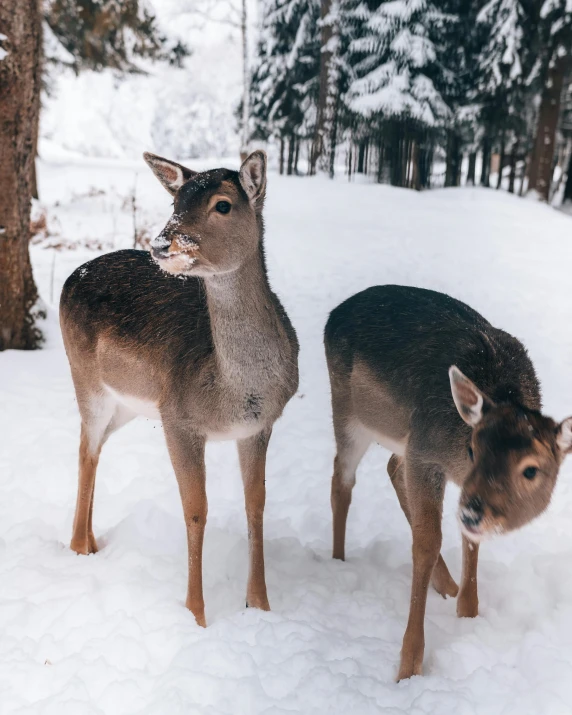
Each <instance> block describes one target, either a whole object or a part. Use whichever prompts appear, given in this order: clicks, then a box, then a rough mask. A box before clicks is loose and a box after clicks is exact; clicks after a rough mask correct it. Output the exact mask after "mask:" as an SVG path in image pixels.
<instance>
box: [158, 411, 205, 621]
mask: <svg viewBox="0 0 572 715" xmlns="http://www.w3.org/2000/svg"><path fill="white" fill-rule="evenodd" d="M163 428H164V430H165V438H166V440H167V447H168V449H169V454H170V456H171V462H172V464H173V468H174V470H175V475H176V477H177V482H178V484H179V492H180V494H181V501H182V503H183V515H184V517H185V526H186V527H187V546H188V564H189V580H188V586H187V601H186V606H187V608H188V609H189V610H190V611H191V612H192V614H193V615H194V617H195V619H196V621H197V624H198V625H199V626H203V628H204V627H206V625H207V623H206V619H205V601H204V597H203V540H204V535H205V525H206V522H207V492H206V473H205V440H204V438H203V437H201V436H200V435H196V434H193V433H191V432H189V431H187V430H185V429H184V428H181V427H180V426H179V425H178V424H177V421H176V419H173V420H164V422H163Z"/></svg>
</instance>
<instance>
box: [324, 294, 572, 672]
mask: <svg viewBox="0 0 572 715" xmlns="http://www.w3.org/2000/svg"><path fill="white" fill-rule="evenodd" d="M325 347H326V356H327V361H328V369H329V373H330V382H331V390H332V408H333V418H334V431H335V438H336V446H337V454H336V457H335V460H334V473H333V478H332V493H331V499H332V511H333V538H334V547H333V556H334V558H338V559H344V555H345V534H346V521H347V516H348V509H349V506H350V502H351V494H352V488H353V486H354V484H355V480H356V469H357V467H358V464H359V463H360V460H361V458H362V457H363V455H364V453H365V451H366V450H367V448H368V447H369V445H370V444H371V443H372V442H378V443H379V444H381V445H383V446H384V447H386V448H387V449H389V450H390V451H392V452H393V454H392V456H391V458H390V460H389V463H388V468H387V469H388V473H389V476H390V478H391V482H392V484H393V486H394V488H395V491H396V493H397V498H398V500H399V503H400V505H401V508H402V509H403V512H404V513H405V516H406V518H407V520H408V522H409V524H410V526H411V529H412V534H413V549H412V551H413V579H412V586H411V604H410V610H409V620H408V623H407V628H406V631H405V636H404V639H403V647H402V650H401V664H400V668H399V675H398V680H401V679H403V678H409V677H410V676H412V675H420V674H421V671H422V663H423V652H424V647H425V641H424V618H425V604H426V600H427V590H428V587H429V584H430V583H431V584H432V585H433V587H434V588H435V589H436V590H437V591H438V593H440V594H441V595H442V596H443V597H446V596H452V597H455V596H457V593H458V598H457V615H458V616H460V617H474V616H476V615H477V614H478V596H477V559H478V554H479V543H480V542H481V541H482V540H483V539H485V538H487V537H489V536H492V535H493V534H502V533H504V532H508V531H512V530H514V529H518V528H519V527H521V526H523V525H524V524H527V523H528V522H529V521H531V520H532V519H534V518H535V517H537V516H538V515H539V514H541V513H542V512H543V511H544V510H545V509H546V507H547V506H548V503H549V501H550V497H551V495H552V491H553V489H554V485H555V483H556V478H557V476H558V471H559V468H560V464H561V462H562V460H563V458H564V456H565V455H566V454H567V453H568V452H569V451H570V450H571V448H572V417H569V418H567V419H566V420H564V421H563V422H561V423H560V424H557V423H556V422H554V420H552V419H551V418H550V417H547V416H545V415H543V414H542V413H541V412H540V409H541V398H540V386H539V383H538V380H537V377H536V374H535V371H534V367H533V365H532V363H531V361H530V358H529V357H528V354H527V352H526V350H525V348H524V347H523V345H522V344H521V343H520V342H519V341H518V340H517V339H516V338H514V337H512V336H511V335H509V334H508V333H505V332H504V331H502V330H499V329H498V328H494V327H493V326H492V325H491V324H490V323H488V322H487V321H486V320H485V319H484V318H483V317H482V316H481V315H479V314H478V313H476V312H475V311H474V310H472V309H471V308H469V306H467V305H465V304H463V303H461V302H459V301H458V300H455V299H453V298H451V297H449V296H447V295H444V294H442V293H436V292H434V291H430V290H423V289H420V288H408V287H403V286H392V285H388V286H377V287H372V288H368V289H367V290H364V291H362V292H361V293H358V294H356V295H354V296H352V297H351V298H349V299H348V300H346V301H345V302H344V303H342V304H341V305H339V306H338V307H337V308H336V309H335V310H333V311H332V313H331V314H330V317H329V319H328V322H327V325H326V330H325ZM447 480H450V481H452V482H454V483H455V484H457V485H458V486H459V487H461V496H460V502H459V510H458V518H459V523H460V527H461V532H462V540H463V549H462V552H463V568H462V576H461V584H460V589H459V588H458V587H457V584H456V583H455V582H454V581H453V579H452V578H451V575H450V574H449V571H448V569H447V566H446V564H445V562H444V560H443V558H442V557H441V555H440V550H441V517H442V506H443V497H444V492H445V484H446V482H447Z"/></svg>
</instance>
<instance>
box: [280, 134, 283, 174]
mask: <svg viewBox="0 0 572 715" xmlns="http://www.w3.org/2000/svg"><path fill="white" fill-rule="evenodd" d="M279 172H280V174H283V173H284V137H280V168H279Z"/></svg>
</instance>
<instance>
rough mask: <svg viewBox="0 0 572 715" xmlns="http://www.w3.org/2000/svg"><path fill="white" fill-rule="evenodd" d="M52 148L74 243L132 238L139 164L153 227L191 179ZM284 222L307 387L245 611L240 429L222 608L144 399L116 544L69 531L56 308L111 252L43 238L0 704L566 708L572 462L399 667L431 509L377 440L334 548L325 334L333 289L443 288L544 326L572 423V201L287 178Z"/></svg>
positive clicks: (571, 675)
mask: <svg viewBox="0 0 572 715" xmlns="http://www.w3.org/2000/svg"><path fill="white" fill-rule="evenodd" d="M42 156H43V157H44V160H43V161H41V162H40V164H39V179H40V192H41V196H42V201H43V204H44V205H45V206H46V207H47V210H48V224H49V225H50V221H51V222H52V225H53V226H56V228H57V230H58V231H59V232H60V236H61V237H63V238H65V239H68V240H72V239H79V238H81V237H86V238H99V239H101V240H105V241H109V242H110V244H111V245H114V246H115V247H116V248H118V247H121V246H128V245H130V242H131V233H130V231H131V216H130V213H129V210H128V208H126V207H125V204H122V202H121V200H120V199H121V196H122V195H124V194H127V193H128V192H129V191H131V190H132V187H133V184H134V175H135V173H136V172H138V181H137V187H138V194H137V195H138V200H139V201H140V203H141V206H142V209H141V213H140V217H141V216H142V217H143V218H144V219H145V220H148V221H149V222H150V225H151V226H152V228H153V230H154V231H156V232H158V231H159V230H160V229H161V227H162V225H164V222H165V221H166V220H167V219H168V217H169V214H170V207H169V203H170V197H169V196H168V194H167V193H166V192H164V191H163V189H162V188H161V187H160V185H159V184H158V183H157V182H156V180H155V179H154V177H153V176H152V175H151V172H150V171H148V170H147V169H146V168H145V166H144V164H143V162H142V161H141V162H133V163H131V164H130V163H125V162H123V163H120V162H114V161H111V160H97V159H90V160H83V159H80V158H78V157H74V156H73V155H71V154H68V155H62V154H55V153H53V152H52V153H50V148H49V146H47V145H45V146H44V151H43V152H42ZM46 157H48V159H46ZM209 163H210V165H211V166H215V165H217V164H219V163H220V162H219V161H211V162H209ZM225 163H227V164H228V162H225ZM207 165H208V164H207V163H206V162H205V163H203V164H202V165H201V166H202V167H203V168H204V167H206V166H207ZM201 166H199V165H196V164H195V167H196V168H201ZM235 166H236V164H235ZM98 192H99V193H98ZM101 192H104V193H101ZM56 219H57V220H56ZM266 227H267V237H266V248H267V255H268V263H269V271H270V277H271V282H272V285H273V286H274V288H275V290H276V291H277V292H278V293H279V295H280V297H281V298H282V300H283V302H284V304H285V307H286V309H287V310H288V312H289V314H290V317H291V319H292V321H293V323H294V325H295V327H296V329H297V331H298V336H299V339H300V343H301V353H300V372H301V382H300V389H299V392H298V394H297V395H296V396H295V397H294V398H293V399H292V401H291V402H290V404H289V405H288V407H287V408H286V410H285V413H284V416H283V417H282V419H281V420H280V421H279V422H278V423H277V424H276V426H275V431H274V434H273V437H272V440H271V443H270V450H269V456H268V472H267V492H268V496H267V506H266V514H265V544H266V568H267V581H268V590H269V598H270V603H271V605H272V609H273V610H272V612H270V613H263V612H260V611H257V610H250V609H249V610H247V609H245V603H244V598H245V589H246V575H247V540H246V523H245V515H244V506H243V495H242V486H241V480H240V476H239V470H238V464H237V457H236V453H235V449H234V445H233V444H232V443H227V444H225V443H222V444H221V443H218V444H213V445H209V447H208V455H207V456H208V460H207V472H208V478H207V488H208V498H209V516H208V524H207V530H206V541H205V558H204V583H205V600H206V613H207V620H208V624H209V625H208V628H207V629H202V628H199V627H198V626H197V625H196V624H195V621H194V619H193V616H192V615H191V613H190V612H189V611H187V610H186V609H185V607H184V597H185V589H186V579H187V555H186V540H185V529H184V524H183V516H182V509H181V505H180V501H179V494H178V489H177V484H176V481H175V477H174V475H173V471H172V468H171V465H170V462H169V458H168V455H167V451H166V448H165V443H164V438H163V435H162V431H161V427H160V424H159V423H158V422H153V421H151V420H145V419H143V418H140V419H138V420H136V421H134V422H133V423H131V424H130V425H128V426H127V427H125V428H124V429H123V430H122V431H120V432H119V433H117V434H116V435H113V437H112V438H111V439H110V441H109V443H108V444H107V445H106V446H105V448H104V450H103V455H102V459H101V463H100V467H99V472H98V480H97V486H96V499H95V511H94V528H95V534H96V538H97V539H98V541H99V546H100V549H101V550H100V551H99V553H98V554H96V555H92V556H88V557H85V556H77V555H76V554H75V553H73V552H71V551H70V549H69V539H70V535H71V526H72V518H73V512H74V506H75V490H76V483H77V482H76V480H77V450H78V442H79V417H78V412H77V407H76V401H75V397H74V391H73V386H72V382H71V378H70V374H69V368H68V364H67V361H66V357H65V354H64V350H63V347H62V342H61V338H60V335H59V328H58V322H57V307H56V306H57V299H58V295H59V291H60V289H61V286H62V283H63V281H64V280H65V278H66V277H67V275H69V273H70V272H71V271H72V270H73V269H74V268H75V267H76V266H78V265H80V264H81V263H82V262H84V261H86V260H87V259H88V258H90V257H93V256H94V255H96V253H95V252H93V251H88V250H87V249H81V248H80V249H76V250H70V251H58V252H56V251H54V250H53V249H49V248H48V249H47V248H44V247H41V246H39V245H35V246H33V249H32V257H33V262H34V270H35V275H36V279H37V282H38V285H39V287H40V290H41V293H42V295H43V297H44V298H45V299H46V302H47V303H49V304H51V309H50V311H49V318H48V321H47V324H46V326H45V329H46V333H47V336H48V340H47V344H46V347H45V349H44V350H42V351H37V352H14V351H9V352H6V353H2V354H0V405H1V406H2V407H1V409H0V434H1V435H2V448H1V450H0V490H1V498H0V629H1V634H2V635H1V637H0V712H1V713H2V714H3V715H4V714H8V713H9V714H10V715H16V714H22V713H33V714H34V715H36V714H41V715H44V714H45V715H87V714H89V715H92V714H93V715H95V714H98V715H100V714H104V715H116V714H117V715H119V714H121V715H123V714H132V713H133V714H135V713H137V715H143V714H152V715H159V714H161V715H163V714H164V715H179V714H180V715H183V713H184V714H185V715H189V714H191V715H195V714H196V715H226V714H229V715H231V714H232V715H258V714H261V715H262V714H264V715H286V714H290V713H303V714H304V715H326V714H328V715H330V714H336V715H337V714H338V713H340V714H342V713H344V714H346V713H351V714H352V715H374V714H375V715H378V714H379V713H383V715H401V714H403V713H411V714H415V715H425V714H429V713H437V714H438V715H449V714H450V715H476V714H479V715H480V714H485V713H486V715H533V714H534V715H535V714H537V713H538V714H540V713H542V715H564V714H565V713H569V712H570V711H571V710H572V568H571V567H570V565H571V564H572V519H571V518H570V515H571V514H572V459H571V460H570V462H569V463H565V464H564V466H563V468H562V471H561V476H560V480H559V484H558V485H557V488H556V491H555V494H554V498H553V502H552V505H551V507H550V509H549V510H548V512H547V513H546V514H544V515H543V516H542V517H541V518H539V519H538V520H537V521H535V522H534V523H532V524H530V525H529V526H527V527H526V528H524V529H522V530H521V531H520V532H518V533H515V534H511V535H508V536H504V537H499V538H498V539H495V540H493V541H491V542H489V543H487V544H485V545H484V546H483V547H482V549H481V556H480V565H479V596H480V615H479V617H477V618H476V619H474V620H469V619H463V620H460V619H457V618H456V616H455V603H454V601H452V600H451V599H448V600H443V599H442V598H440V597H439V596H438V595H437V594H436V593H434V592H430V594H429V598H428V603H427V617H426V650H425V662H424V670H425V675H424V676H423V677H414V678H412V679H411V680H408V681H404V682H401V683H399V684H396V683H395V682H394V679H395V676H396V673H397V667H398V663H399V651H400V647H401V639H402V637H403V632H404V629H405V624H406V620H407V613H408V607H409V589H410V581H411V553H410V548H411V537H410V531H409V527H408V525H407V523H406V520H405V517H404V516H403V514H402V512H401V510H400V508H399V505H398V503H397V499H396V497H395V494H394V492H393V489H392V487H391V484H390V482H389V478H388V477H387V474H386V472H385V466H386V462H387V459H388V457H389V453H388V452H387V451H385V450H383V449H382V448H380V447H376V448H372V449H371V450H370V451H369V453H368V454H367V455H366V457H365V459H364V461H363V463H362V465H361V467H360V469H359V471H358V481H357V485H356V487H355V490H354V500H353V503H352V507H351V511H350V517H349V522H348V539H347V547H348V551H347V555H348V558H347V561H346V562H345V563H342V562H339V561H333V560H332V559H331V557H330V548H331V545H330V541H331V538H330V529H331V518H330V505H329V499H330V495H329V492H330V477H331V471H332V459H333V456H334V441H333V434H332V427H331V414H330V404H329V384H328V377H327V371H326V364H325V360H324V355H323V348H322V330H323V326H324V323H325V320H326V317H327V314H328V312H329V311H330V310H331V309H332V308H333V307H335V306H336V305H337V304H338V303H339V302H340V301H342V300H343V299H345V298H346V297H348V296H349V295H351V294H353V293H355V292H356V291H359V290H361V289H363V288H365V287H367V286H370V285H373V284H382V283H400V284H408V285H417V286H422V287H426V288H433V289H436V290H442V291H446V292H448V293H450V294H451V295H453V296H455V297H457V298H460V299H462V300H464V301H466V302H468V303H469V304H470V305H472V306H473V307H474V308H476V309H477V310H479V311H481V312H482V313H483V314H484V315H485V316H486V317H487V318H488V319H489V320H491V322H493V324H495V325H498V326H501V327H503V328H504V329H506V330H508V331H510V332H511V333H513V334H514V335H517V336H518V337H520V338H521V339H522V340H523V341H524V343H525V344H526V345H527V347H528V348H529V350H530V354H531V357H532V359H533V361H534V363H535V365H536V368H537V370H538V373H539V376H540V378H541V380H542V383H543V387H544V398H545V409H546V411H547V413H549V414H551V415H553V416H554V417H555V418H558V419H562V418H564V417H565V416H567V415H568V414H570V413H572V369H571V367H572V365H571V356H572V332H571V331H570V318H569V316H570V309H569V304H570V270H569V266H570V262H571V260H572V243H571V238H572V231H571V229H572V222H571V218H570V217H569V216H566V215H564V214H561V213H559V212H556V211H554V210H552V209H550V208H548V207H546V206H544V205H540V204H538V203H535V202H528V201H525V200H522V199H519V198H516V197H514V196H510V195H508V194H507V193H505V192H495V191H492V190H488V191H487V190H483V189H446V190H435V191H429V192H426V193H415V192H413V191H407V190H403V189H394V188H391V187H388V186H378V185H368V184H363V183H360V184H348V183H347V182H344V181H339V182H329V181H328V180H326V179H322V178H320V177H316V178H312V179H302V178H295V177H279V176H277V175H273V174H272V175H271V176H270V178H269V184H268V200H267V206H266ZM54 230H56V229H54ZM152 235H156V233H155V234H153V233H152ZM44 245H48V243H45V244H44ZM457 498H458V492H457V490H456V489H455V488H452V487H451V488H449V489H448V494H447V497H446V501H445V508H444V521H443V523H444V527H443V532H444V539H443V551H442V553H443V555H444V558H445V560H446V561H447V563H448V565H449V567H450V569H451V571H452V573H453V574H454V576H455V577H456V578H457V579H458V578H459V576H460V560H461V552H460V535H459V533H458V528H457V524H456V520H455V507H456V501H457Z"/></svg>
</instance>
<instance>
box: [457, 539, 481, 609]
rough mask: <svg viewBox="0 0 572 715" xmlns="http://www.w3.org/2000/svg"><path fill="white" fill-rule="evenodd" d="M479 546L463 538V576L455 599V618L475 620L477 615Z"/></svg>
mask: <svg viewBox="0 0 572 715" xmlns="http://www.w3.org/2000/svg"><path fill="white" fill-rule="evenodd" d="M478 560H479V545H478V544H473V543H472V542H470V541H469V540H468V539H467V538H466V537H465V536H463V575H462V577H461V590H460V591H459V598H458V599H457V616H459V618H475V616H478V615H479V596H478V593H477V563H478Z"/></svg>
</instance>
